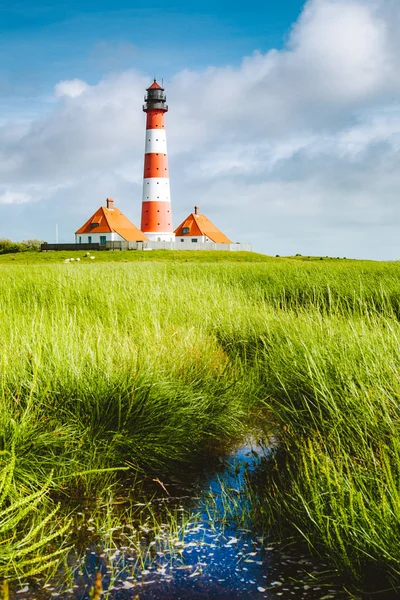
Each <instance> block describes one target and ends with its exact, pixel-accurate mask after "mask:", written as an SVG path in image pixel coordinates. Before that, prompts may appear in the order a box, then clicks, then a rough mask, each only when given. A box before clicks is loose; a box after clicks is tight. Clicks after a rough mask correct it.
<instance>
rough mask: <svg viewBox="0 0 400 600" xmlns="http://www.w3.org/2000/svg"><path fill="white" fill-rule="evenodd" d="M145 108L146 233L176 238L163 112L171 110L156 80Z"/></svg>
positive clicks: (157, 237) (155, 237) (152, 236)
mask: <svg viewBox="0 0 400 600" xmlns="http://www.w3.org/2000/svg"><path fill="white" fill-rule="evenodd" d="M146 92H147V94H146V97H145V104H144V106H143V110H144V112H145V113H147V122H146V141H145V155H144V173H143V197H142V224H141V229H142V231H143V233H145V234H146V236H147V237H148V238H149V240H151V241H168V242H169V241H174V240H175V234H174V233H173V228H172V211H171V194H170V186H169V175H168V157H167V138H166V134H165V127H164V114H165V113H166V112H167V111H168V106H167V105H166V103H165V102H166V98H165V94H164V89H163V88H162V87H161V86H159V85H158V83H157V82H156V80H154V83H153V84H152V85H151V86H150V87H149V88H147V90H146Z"/></svg>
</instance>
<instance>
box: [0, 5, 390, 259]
mask: <svg viewBox="0 0 400 600" xmlns="http://www.w3.org/2000/svg"><path fill="white" fill-rule="evenodd" d="M399 27H400V5H399V3H398V1H397V0H308V1H307V2H302V1H300V0H282V1H281V2H276V1H269V2H266V1H264V2H258V1H257V2H253V3H251V4H250V3H248V5H246V4H244V3H241V4H237V5H235V4H233V3H230V2H225V1H223V2H209V1H206V2H202V3H198V4H197V3H196V4H190V3H188V2H175V3H173V4H166V3H165V2H156V3H154V2H153V3H152V4H151V8H149V5H148V3H144V2H143V3H140V4H139V3H136V4H134V5H133V4H132V3H128V2H121V1H118V0H117V1H116V2H114V3H110V2H92V1H86V2H85V1H84V2H79V3H78V2H77V3H71V2H64V3H63V2H57V1H55V2H50V1H47V2H41V3H39V4H36V5H31V3H29V2H25V1H22V2H14V3H13V4H12V6H9V5H8V3H7V5H6V3H3V6H0V237H11V238H13V239H24V238H28V237H39V238H42V239H47V240H48V241H52V239H53V237H54V231H55V223H58V224H59V231H60V238H61V239H63V240H65V241H67V240H71V239H72V236H73V232H74V231H75V229H77V228H78V227H79V226H80V225H81V224H82V223H83V222H84V221H85V220H86V219H87V218H88V216H90V214H91V213H93V212H94V211H95V210H96V209H97V207H98V206H99V205H100V204H102V203H104V199H105V198H106V197H107V196H113V197H115V199H116V203H117V205H118V206H119V207H120V208H121V209H122V210H123V211H124V212H125V213H126V214H127V216H128V217H129V218H131V219H132V220H133V221H134V222H135V223H136V224H137V223H138V222H139V221H140V200H141V177H142V165H143V137H144V116H143V113H142V111H141V104H142V98H143V93H144V88H145V87H146V85H147V84H148V83H149V81H151V78H152V76H153V75H154V74H155V75H157V77H158V78H161V77H163V78H164V83H165V86H166V91H167V97H168V102H169V106H170V112H169V113H168V115H167V132H168V148H169V159H170V173H171V186H172V199H173V212H174V221H175V224H176V225H178V224H179V222H180V221H182V220H183V218H184V217H185V216H186V215H187V214H188V213H189V211H191V210H192V207H193V205H194V204H199V205H200V208H201V209H202V210H203V211H204V212H206V213H207V215H208V216H209V218H211V219H212V220H213V221H214V222H215V223H216V225H217V226H219V227H220V228H221V229H222V230H223V231H224V232H225V233H226V234H227V235H229V236H230V237H231V238H233V239H234V240H235V241H236V240H242V241H250V242H252V243H253V246H254V249H255V250H258V251H261V252H266V253H270V254H282V255H283V254H291V253H296V252H300V253H302V254H322V255H335V256H336V255H347V256H356V257H365V258H388V259H395V258H398V257H400V247H399V246H400V245H399V243H398V237H399V236H398V228H399V226H400V205H399V202H398V197H399V189H400V175H399V173H400V160H399V151H400V102H399V97H400V85H399V83H398V82H399V81H400V73H399V67H398V65H399V64H400V42H399V40H398V30H399Z"/></svg>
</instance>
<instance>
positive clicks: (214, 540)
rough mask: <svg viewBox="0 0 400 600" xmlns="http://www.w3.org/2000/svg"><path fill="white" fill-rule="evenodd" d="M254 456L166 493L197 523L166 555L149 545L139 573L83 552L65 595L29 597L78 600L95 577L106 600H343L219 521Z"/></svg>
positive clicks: (51, 591)
mask: <svg viewBox="0 0 400 600" xmlns="http://www.w3.org/2000/svg"><path fill="white" fill-rule="evenodd" d="M259 452H262V451H261V450H260V448H255V449H254V448H253V447H252V446H251V445H248V446H245V447H241V448H239V449H238V450H237V451H236V453H235V454H234V455H232V456H231V457H230V458H229V459H228V460H226V461H224V463H223V465H221V469H220V470H219V472H218V473H215V470H214V472H213V473H210V475H209V477H208V479H207V478H206V480H205V481H206V483H203V484H202V485H201V488H200V489H199V487H198V486H194V488H193V489H192V490H191V495H190V496H189V497H188V489H187V488H181V489H178V490H177V489H175V490H174V498H171V502H172V503H174V504H175V508H176V507H178V510H179V506H180V505H181V506H182V504H183V506H184V505H185V504H186V506H187V505H188V503H189V505H190V512H191V513H192V514H197V515H199V516H198V517H197V518H195V519H194V522H189V523H188V525H187V527H186V529H185V534H184V536H182V535H180V536H179V537H178V536H177V537H176V538H175V541H174V542H173V543H172V545H173V554H172V553H171V549H170V548H168V544H167V545H165V544H164V543H163V540H162V539H160V540H159V541H157V542H153V545H152V546H151V554H149V556H148V560H147V561H146V565H145V567H144V568H142V569H141V570H138V569H137V567H135V562H136V558H135V556H134V554H133V553H132V552H131V551H130V549H129V548H125V547H121V548H120V549H119V550H116V551H115V550H112V551H111V550H110V549H104V550H103V552H95V551H93V550H92V551H88V552H87V555H86V558H85V563H84V565H83V574H82V575H81V576H78V575H77V577H76V581H75V585H74V586H73V587H72V588H70V590H69V591H68V592H66V593H63V594H59V593H57V589H56V587H55V586H54V587H53V586H51V585H49V586H48V587H47V589H46V593H44V590H42V593H39V595H38V594H35V597H36V598H48V597H53V598H54V597H63V598H66V599H68V598H71V599H78V598H79V599H81V600H86V599H88V598H89V589H90V586H91V585H92V584H93V581H94V577H95V574H96V573H97V572H98V571H99V570H100V571H101V572H102V575H103V582H102V583H103V588H104V590H107V592H108V594H107V597H109V598H111V599H113V600H134V599H135V600H180V599H181V600H202V599H206V598H210V599H211V598H219V599H224V600H240V599H246V598H254V599H258V598H260V599H261V598H268V599H269V600H280V599H281V598H282V599H285V598H297V599H303V598H306V599H310V600H317V599H318V600H322V599H324V600H329V599H338V598H340V597H341V598H343V597H344V596H343V595H340V592H339V591H338V590H335V589H334V587H332V586H325V585H323V586H321V584H318V583H316V581H318V580H316V579H315V578H314V575H316V574H317V570H316V569H315V568H314V565H313V563H312V562H310V560H309V558H308V557H305V556H299V555H298V553H297V554H295V553H293V555H290V554H287V553H286V554H285V553H283V552H281V551H279V546H275V547H273V546H266V545H265V544H264V545H263V544H262V540H261V539H260V538H259V537H258V536H257V535H255V534H254V533H253V535H252V533H251V532H250V531H248V530H246V529H243V528H241V527H240V526H239V525H237V524H235V522H234V521H232V519H231V520H229V519H226V518H224V519H223V518H221V517H223V516H225V517H226V516H227V515H226V509H227V507H229V502H230V500H229V499H230V498H231V499H232V504H235V506H236V513H237V507H238V506H239V510H240V502H245V498H242V497H241V495H240V491H241V490H242V489H243V487H244V484H245V481H244V478H245V472H246V470H248V469H250V470H251V469H254V468H255V466H256V464H257V460H258V453H259ZM170 491H171V492H172V488H170ZM179 496H182V498H181V499H179ZM222 496H224V501H222ZM177 497H178V498H177ZM196 497H197V500H196ZM164 500H165V498H164ZM177 501H178V504H177ZM228 512H229V510H228ZM210 515H211V518H210ZM318 569H319V570H321V569H322V570H323V569H324V566H323V565H318ZM307 573H308V574H307ZM138 582H140V583H138ZM25 597H26V598H29V599H32V598H33V596H32V595H31V593H30V594H29V593H28V594H27V595H26V596H25V595H23V594H20V595H19V596H18V598H19V600H23V598H25ZM102 597H103V596H102Z"/></svg>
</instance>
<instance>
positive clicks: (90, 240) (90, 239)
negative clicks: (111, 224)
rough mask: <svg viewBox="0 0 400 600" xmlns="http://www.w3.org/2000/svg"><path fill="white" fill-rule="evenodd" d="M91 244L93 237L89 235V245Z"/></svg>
mask: <svg viewBox="0 0 400 600" xmlns="http://www.w3.org/2000/svg"><path fill="white" fill-rule="evenodd" d="M91 243H92V236H91V235H88V244H91Z"/></svg>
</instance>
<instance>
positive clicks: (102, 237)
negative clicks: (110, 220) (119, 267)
mask: <svg viewBox="0 0 400 600" xmlns="http://www.w3.org/2000/svg"><path fill="white" fill-rule="evenodd" d="M106 241H107V237H106V236H105V235H101V236H100V244H105V243H106Z"/></svg>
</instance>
